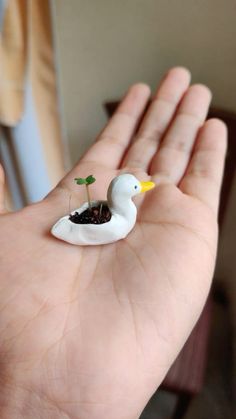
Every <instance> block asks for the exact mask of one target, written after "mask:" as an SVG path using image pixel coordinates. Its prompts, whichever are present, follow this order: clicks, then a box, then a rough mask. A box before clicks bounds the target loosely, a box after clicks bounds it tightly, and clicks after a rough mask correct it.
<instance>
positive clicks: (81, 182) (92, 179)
mask: <svg viewBox="0 0 236 419" xmlns="http://www.w3.org/2000/svg"><path fill="white" fill-rule="evenodd" d="M74 180H75V182H76V183H77V185H85V186H86V192H87V198H88V205H89V209H90V210H91V208H92V207H91V198H90V193H89V185H91V184H92V183H94V182H95V180H96V179H95V177H93V175H89V176H87V177H86V178H82V177H78V178H77V177H76V178H75V179H74Z"/></svg>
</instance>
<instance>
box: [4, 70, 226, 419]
mask: <svg viewBox="0 0 236 419" xmlns="http://www.w3.org/2000/svg"><path fill="white" fill-rule="evenodd" d="M189 79H190V76H189V73H188V72H187V70H185V69H182V68H175V69H172V70H170V71H169V72H168V74H167V75H166V77H165V78H164V79H163V81H162V83H161V85H160V87H159V89H158V90H157V93H156V94H155V96H154V98H153V100H152V102H151V104H150V106H149V107H148V109H147V110H146V111H145V109H146V105H147V102H148V100H149V96H150V91H149V88H148V87H147V86H146V85H142V84H139V85H135V86H133V87H131V89H130V90H129V91H128V93H127V95H126V97H125V98H124V99H123V101H122V103H121V104H120V106H119V108H118V110H117V112H116V113H115V115H114V116H113V117H112V118H111V120H110V121H109V123H108V125H107V126H106V127H105V129H104V130H103V132H102V133H101V134H100V136H99V137H98V140H97V141H96V142H95V144H94V145H93V146H92V147H91V148H90V149H89V150H88V152H87V153H86V155H85V156H84V157H83V158H82V159H81V160H80V162H79V163H78V165H77V166H76V167H75V168H74V169H73V170H72V171H71V172H70V173H69V174H68V175H67V176H66V177H65V178H64V179H63V180H62V181H61V182H60V184H59V185H58V186H57V187H56V188H55V189H54V190H53V191H52V192H51V193H50V194H49V195H48V196H47V197H46V198H45V199H44V200H43V201H41V202H39V203H37V204H34V205H30V206H28V207H26V208H24V209H23V210H21V211H18V212H15V213H6V212H5V210H4V208H3V204H2V206H1V210H2V215H1V216H0V231H1V237H0V258H1V282H0V308H1V316H0V362H1V368H0V383H1V388H0V409H1V415H0V416H1V418H2V419H9V418H11V419H15V418H17V419H19V418H24V419H27V418H28V417H29V418H44V419H47V418H50V419H52V418H53V419H54V418H60V419H61V418H63V419H64V418H66V419H68V418H70V419H72V418H73V419H100V418H101V419H104V418H109V419H131V418H132V419H135V418H138V416H139V415H140V413H141V411H142V410H143V408H144V406H145V404H146V403H147V401H148V400H149V398H150V397H151V395H152V394H153V392H154V391H155V389H156V388H157V387H158V386H159V384H160V383H161V381H162V380H163V378H164V376H165V374H166V373H167V371H168V369H169V367H170V366H171V364H172V362H173V361H174V359H175V358H176V356H177V354H178V352H179V351H180V349H181V347H182V346H183V344H184V342H185V340H186V339H187V337H188V335H189V334H190V332H191V330H192V328H193V326H194V324H195V322H196V321H197V319H198V317H199V315H200V313H201V310H202V308H203V305H204V302H205V300H206V297H207V294H208V291H209V288H210V285H211V280H212V276H213V270H214V265H215V257H216V245H217V208H218V201H219V190H220V185H221V179H222V172H223V164H224V156H225V149H226V129H225V126H224V124H223V123H222V122H221V121H219V120H209V121H207V122H204V121H205V118H206V114H207V110H208V106H209V103H210V98H211V95H210V92H209V90H208V89H207V88H206V87H204V86H202V85H193V86H191V87H189ZM143 113H144V115H143ZM141 118H142V121H141ZM140 121H141V123H140ZM138 126H139V128H138V130H137V127H138ZM131 140H132V141H131ZM120 171H126V172H131V173H134V174H135V175H136V176H137V177H138V178H139V179H140V180H147V179H149V177H151V178H152V179H153V180H154V181H155V182H156V184H157V186H156V188H155V189H154V190H153V191H150V192H147V193H146V194H145V195H144V196H142V199H141V198H140V199H139V200H138V201H137V205H138V206H139V211H138V222H137V224H136V226H135V228H134V230H133V231H132V232H131V233H130V234H129V235H128V237H127V238H126V239H125V240H121V241H119V242H117V243H114V244H110V245H106V246H94V247H79V246H73V245H70V244H67V243H65V242H62V241H60V240H57V239H55V238H54V237H52V236H51V235H50V228H51V226H52V225H53V224H54V223H55V222H56V220H57V219H58V218H59V217H60V216H62V215H64V214H66V213H68V212H69V211H68V202H69V198H70V195H71V196H72V198H71V208H72V209H73V208H77V207H79V206H80V205H81V203H82V202H83V201H84V200H85V196H84V191H83V189H81V188H78V186H77V185H75V184H74V181H73V179H74V177H76V176H82V177H85V176H87V175H89V174H93V175H94V176H95V177H96V179H97V181H96V183H95V184H94V185H93V187H92V188H91V193H92V194H93V198H94V199H97V198H99V199H101V198H102V199H103V198H105V196H106V189H107V186H108V184H109V182H110V180H111V179H112V178H113V177H115V176H116V175H117V174H118V173H120ZM1 178H3V176H1ZM2 183H3V181H2ZM1 196H2V194H1Z"/></svg>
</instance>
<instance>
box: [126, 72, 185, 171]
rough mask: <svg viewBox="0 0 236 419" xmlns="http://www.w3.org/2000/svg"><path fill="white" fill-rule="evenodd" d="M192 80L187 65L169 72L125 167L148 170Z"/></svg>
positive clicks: (129, 153) (150, 108) (149, 110)
mask: <svg viewBox="0 0 236 419" xmlns="http://www.w3.org/2000/svg"><path fill="white" fill-rule="evenodd" d="M189 82H190V73H189V71H188V70H186V69H185V68H182V67H176V68H173V69H171V70H170V71H169V72H168V73H167V75H166V76H165V78H164V80H163V81H162V83H161V85H160V87H159V89H158V90H157V93H156V94H155V96H154V98H153V100H152V103H151V105H150V107H149V109H148V111H147V113H146V115H145V117H144V119H143V121H142V124H141V126H140V129H139V130H138V133H137V135H136V137H135V139H134V142H133V143H132V145H131V147H130V149H129V150H128V152H127V154H126V156H125V158H124V161H123V162H122V167H126V166H127V167H135V168H141V169H143V170H147V168H148V166H149V164H150V161H151V159H152V157H153V155H154V154H155V153H156V151H157V148H158V145H159V143H160V141H161V138H162V136H163V134H164V132H165V131H166V129H167V127H168V125H169V123H170V121H171V119H172V118H173V115H174V113H175V110H176V106H177V105H178V103H179V101H180V100H181V98H182V96H183V94H184V93H185V91H186V89H187V88H188V86H189Z"/></svg>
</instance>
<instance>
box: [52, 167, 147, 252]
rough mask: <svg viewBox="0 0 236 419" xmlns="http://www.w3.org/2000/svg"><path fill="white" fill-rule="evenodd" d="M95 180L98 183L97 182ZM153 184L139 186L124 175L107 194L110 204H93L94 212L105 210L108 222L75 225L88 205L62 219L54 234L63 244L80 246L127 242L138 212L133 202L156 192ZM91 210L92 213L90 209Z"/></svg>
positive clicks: (100, 202) (136, 181)
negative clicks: (76, 219) (149, 191)
mask: <svg viewBox="0 0 236 419" xmlns="http://www.w3.org/2000/svg"><path fill="white" fill-rule="evenodd" d="M94 180H95V179H94ZM154 186H155V183H154V182H140V181H139V180H138V179H137V178H136V177H135V176H133V175H131V174H122V175H120V176H117V177H116V178H114V179H113V180H112V181H111V183H110V185H109V188H108V191H107V201H92V202H91V204H90V205H91V208H92V209H94V207H96V208H97V211H99V207H101V208H102V207H104V209H105V208H106V209H107V211H108V213H109V221H102V223H100V224H94V223H93V224H91V223H83V224H78V223H75V222H73V221H72V220H73V217H75V215H76V216H80V215H81V214H83V213H85V211H86V210H87V211H86V212H88V210H89V203H88V202H86V203H85V204H83V205H82V206H81V207H80V208H79V209H77V210H75V211H73V212H72V213H71V214H70V215H66V216H65V217H62V218H60V220H59V221H57V223H56V224H55V225H54V226H53V227H52V230H51V233H52V234H53V236H55V237H57V238H58V239H60V240H64V241H66V242H68V243H71V244H77V245H82V246H83V245H99V244H107V243H113V242H115V241H118V240H120V239H123V238H125V237H126V236H127V235H128V234H129V232H130V231H131V230H132V229H133V227H134V225H135V222H136V217H137V208H136V206H135V205H134V203H133V201H132V198H133V197H134V196H135V195H137V194H139V193H141V192H146V191H148V190H150V189H152V188H154ZM90 210H91V209H90Z"/></svg>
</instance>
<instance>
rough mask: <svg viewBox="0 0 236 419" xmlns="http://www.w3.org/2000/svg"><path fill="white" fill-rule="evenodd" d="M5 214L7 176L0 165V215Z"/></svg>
mask: <svg viewBox="0 0 236 419" xmlns="http://www.w3.org/2000/svg"><path fill="white" fill-rule="evenodd" d="M5 212H6V207H5V174H4V170H3V167H2V165H1V164H0V214H4V213H5Z"/></svg>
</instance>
